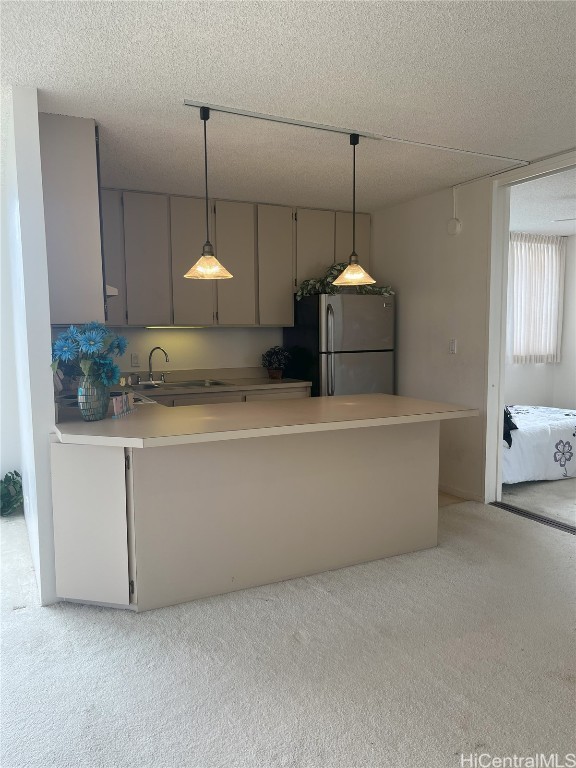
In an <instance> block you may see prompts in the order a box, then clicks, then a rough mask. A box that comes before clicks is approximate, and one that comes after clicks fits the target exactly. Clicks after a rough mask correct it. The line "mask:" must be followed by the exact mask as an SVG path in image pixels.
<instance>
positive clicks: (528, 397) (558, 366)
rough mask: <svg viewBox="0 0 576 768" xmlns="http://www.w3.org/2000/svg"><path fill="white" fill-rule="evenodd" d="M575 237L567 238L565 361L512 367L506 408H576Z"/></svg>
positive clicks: (508, 368) (508, 371) (506, 388)
mask: <svg viewBox="0 0 576 768" xmlns="http://www.w3.org/2000/svg"><path fill="white" fill-rule="evenodd" d="M575 297H576V236H572V237H569V238H567V244H566V274H565V280H564V318H563V323H562V361H561V362H560V363H549V364H544V363H543V364H541V365H513V364H512V363H509V364H507V365H506V370H505V385H504V397H505V400H506V403H507V404H509V405H510V404H521V405H549V406H552V407H554V408H576V301H575Z"/></svg>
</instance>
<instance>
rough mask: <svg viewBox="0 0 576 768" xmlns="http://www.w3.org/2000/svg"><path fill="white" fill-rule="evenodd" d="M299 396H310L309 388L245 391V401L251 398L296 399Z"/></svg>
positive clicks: (251, 399) (249, 400)
mask: <svg viewBox="0 0 576 768" xmlns="http://www.w3.org/2000/svg"><path fill="white" fill-rule="evenodd" d="M301 397H310V388H309V387H307V388H304V387H303V388H302V389H281V390H278V391H271V390H266V391H264V392H246V402H251V401H253V400H296V399H298V398H301Z"/></svg>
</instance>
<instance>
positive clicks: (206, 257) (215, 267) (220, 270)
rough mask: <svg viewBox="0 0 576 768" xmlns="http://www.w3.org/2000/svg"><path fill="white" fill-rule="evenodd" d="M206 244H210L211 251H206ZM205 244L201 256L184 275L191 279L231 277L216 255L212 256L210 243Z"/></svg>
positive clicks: (224, 278)
mask: <svg viewBox="0 0 576 768" xmlns="http://www.w3.org/2000/svg"><path fill="white" fill-rule="evenodd" d="M206 245H209V246H210V249H211V250H212V253H207V248H206ZM206 245H205V246H204V248H203V249H202V256H200V258H199V259H198V261H197V262H196V264H194V266H193V267H190V269H189V270H188V272H186V274H185V275H184V277H189V278H192V279H193V280H226V279H227V278H229V277H232V275H231V274H230V272H228V270H227V269H226V267H223V266H222V264H220V262H219V261H218V259H217V258H216V256H214V249H213V248H212V244H211V243H206Z"/></svg>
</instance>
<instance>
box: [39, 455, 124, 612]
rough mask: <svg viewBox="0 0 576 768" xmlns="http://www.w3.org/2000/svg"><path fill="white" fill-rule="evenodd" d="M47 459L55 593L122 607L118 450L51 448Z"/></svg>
mask: <svg viewBox="0 0 576 768" xmlns="http://www.w3.org/2000/svg"><path fill="white" fill-rule="evenodd" d="M51 460H52V506H53V517H54V550H55V558H56V594H57V595H58V597H61V598H64V599H68V600H82V601H83V602H91V601H92V602H96V603H108V604H111V605H119V606H125V607H126V606H128V605H129V603H130V590H129V582H130V579H129V575H128V550H127V547H126V541H127V538H128V527H127V516H126V503H127V501H126V464H125V457H124V448H115V447H110V446H105V447H102V446H95V445H66V444H62V443H53V444H52V445H51ZM95 477H98V478H104V479H103V481H102V482H97V483H95V482H94V478H95Z"/></svg>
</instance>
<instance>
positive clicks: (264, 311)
mask: <svg viewBox="0 0 576 768" xmlns="http://www.w3.org/2000/svg"><path fill="white" fill-rule="evenodd" d="M293 286H294V213H293V210H292V208H286V207H285V206H281V205H259V206H258V305H259V322H260V325H284V326H286V325H294V302H293V296H292V293H293Z"/></svg>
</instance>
